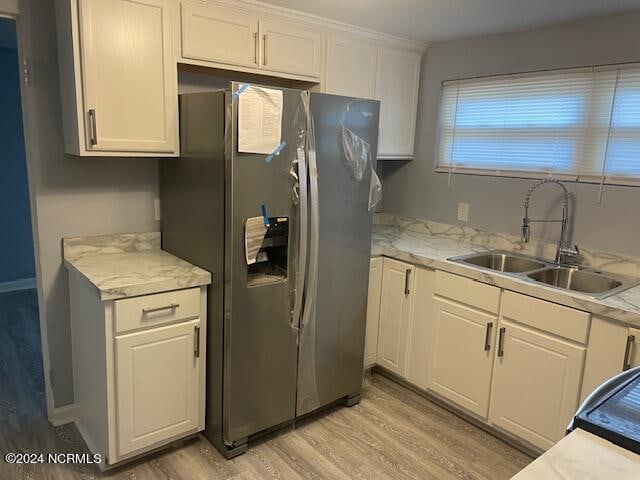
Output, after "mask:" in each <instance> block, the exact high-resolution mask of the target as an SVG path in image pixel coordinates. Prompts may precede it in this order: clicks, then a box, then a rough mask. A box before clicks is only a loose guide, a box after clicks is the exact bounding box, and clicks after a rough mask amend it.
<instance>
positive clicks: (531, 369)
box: [490, 321, 585, 450]
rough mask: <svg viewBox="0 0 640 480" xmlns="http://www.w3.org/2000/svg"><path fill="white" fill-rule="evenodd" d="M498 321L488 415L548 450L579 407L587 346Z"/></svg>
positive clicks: (498, 424)
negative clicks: (498, 338) (496, 347)
mask: <svg viewBox="0 0 640 480" xmlns="http://www.w3.org/2000/svg"><path fill="white" fill-rule="evenodd" d="M500 326H501V329H502V328H504V331H503V330H500V335H501V336H502V337H503V339H502V342H503V343H502V344H503V348H502V351H500V348H498V353H497V355H498V356H497V359H496V365H495V367H494V379H493V390H492V395H491V412H490V420H491V422H492V423H493V424H495V425H496V426H499V427H501V428H503V429H505V430H507V431H508V432H511V433H513V434H515V435H517V436H518V437H520V438H523V439H524V440H526V441H528V442H530V443H532V444H533V445H535V446H537V447H540V448H542V449H545V450H546V449H548V448H549V447H551V446H552V445H553V444H554V443H556V442H557V441H558V440H560V439H561V438H562V437H563V436H564V433H565V429H566V427H567V424H568V423H569V420H570V419H571V417H572V415H573V414H574V413H575V411H576V408H577V407H578V396H579V394H580V383H581V380H582V370H583V366H584V353H585V348H584V347H581V346H577V345H574V344H572V343H570V342H568V341H565V340H561V339H559V338H556V337H552V336H550V335H547V334H544V333H541V332H538V331H534V330H529V329H528V328H525V327H521V326H518V325H515V324H513V323H510V322H508V321H502V322H501V324H500ZM500 335H499V336H500ZM498 342H499V343H500V340H499V341H498Z"/></svg>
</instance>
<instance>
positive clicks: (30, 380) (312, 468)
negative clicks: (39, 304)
mask: <svg viewBox="0 0 640 480" xmlns="http://www.w3.org/2000/svg"><path fill="white" fill-rule="evenodd" d="M18 293H19V294H18ZM5 295H9V296H8V297H7V296H5ZM39 355H40V352H39V336H38V322H37V308H36V307H35V292H33V291H31V294H30V295H29V294H24V293H22V292H16V293H12V294H0V479H1V480H5V479H16V480H18V479H20V480H22V479H25V480H26V479H34V480H40V479H43V480H48V479H61V480H67V479H69V480H72V479H84V480H89V479H94V478H107V479H114V480H115V479H117V480H146V479H161V480H169V479H172V480H183V479H184V480H199V479H206V480H218V479H220V480H222V479H225V480H226V479H229V480H231V479H233V480H259V479H281V480H283V479H307V480H320V479H332V480H333V479H345V480H346V479H349V480H350V479H362V480H364V479H376V480H377V479H410V480H418V479H464V480H474V479H478V480H479V479H488V480H500V479H508V478H510V477H511V476H512V475H514V474H515V473H516V472H518V471H519V470H521V469H522V468H524V467H525V466H526V465H527V464H528V463H529V462H531V460H532V459H531V458H530V457H528V456H527V455H525V454H523V453H521V452H520V451H518V450H516V449H514V448H512V447H510V446H509V445H507V444H506V443H505V442H503V441H502V440H499V439H497V438H495V437H493V436H491V435H490V434H488V433H486V432H484V431H483V430H481V429H479V428H477V427H475V426H473V425H472V424H470V423H468V422H466V421H465V420H463V419H461V418H459V417H457V416H455V415H453V414H451V413H450V412H448V411H447V410H445V409H443V408H441V407H439V406H438V405H435V404H434V403H432V402H430V401H429V400H427V399H425V398H423V397H421V396H419V395H417V394H416V393H414V392H411V391H410V390H408V389H406V388H405V387H403V386H401V385H398V384H396V383H394V382H393V381H391V380H389V379H387V378H385V377H383V376H381V375H378V374H374V375H373V376H372V377H370V378H368V379H367V380H366V381H365V388H364V390H363V399H362V402H361V403H360V404H359V405H356V406H355V407H352V408H345V407H336V408H333V409H331V410H329V411H326V412H323V413H320V414H318V415H316V416H314V417H312V418H310V419H307V420H304V421H302V422H299V423H298V425H297V426H296V428H295V429H290V430H288V431H286V432H281V433H279V434H274V435H271V436H269V437H267V438H265V439H262V440H260V441H258V442H254V443H253V444H250V447H249V451H248V452H247V453H246V454H244V455H242V456H240V457H237V458H235V459H233V460H226V459H224V458H223V457H222V456H221V455H220V454H219V453H218V452H217V451H216V450H215V448H214V447H213V446H212V445H211V444H209V442H208V441H207V440H206V439H205V438H204V437H197V438H195V439H192V440H189V441H186V442H183V443H182V444H181V445H177V446H174V447H170V448H168V449H166V450H164V451H161V452H159V453H157V454H155V455H152V456H150V457H146V458H144V459H143V460H139V461H137V462H135V463H133V464H130V465H126V466H124V467H120V468H118V469H115V470H113V471H110V472H106V473H100V472H98V471H97V469H96V468H95V467H93V466H92V465H19V466H18V465H7V464H6V463H5V462H4V461H3V459H2V457H3V456H4V453H6V452H8V451H11V452H18V451H21V452H27V451H28V452H34V453H40V452H43V453H86V452H87V450H86V446H85V445H84V442H83V441H82V438H81V436H80V435H79V433H78V431H77V430H76V428H75V427H74V426H73V425H64V426H62V427H57V428H54V427H52V426H51V425H50V424H49V423H48V422H47V420H46V415H45V413H44V385H43V381H42V370H41V366H40V357H39Z"/></svg>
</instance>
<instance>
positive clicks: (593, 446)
mask: <svg viewBox="0 0 640 480" xmlns="http://www.w3.org/2000/svg"><path fill="white" fill-rule="evenodd" d="M638 478H640V455H638V454H636V453H633V452H630V451H629V450H625V449H624V448H621V447H619V446H617V445H614V444H613V443H611V442H608V441H607V440H604V439H603V438H600V437H597V436H595V435H592V434H591V433H589V432H586V431H584V430H580V429H577V430H574V431H573V432H571V433H570V434H569V435H567V436H566V437H564V438H563V439H562V440H560V441H559V442H558V443H556V444H555V445H554V446H553V447H551V448H550V449H549V450H547V451H546V452H545V453H544V454H542V455H541V456H539V457H538V458H537V459H536V460H534V461H533V462H532V463H531V464H529V466H527V467H526V468H524V470H522V471H521V472H519V473H518V474H516V475H515V476H513V477H511V480H543V479H544V480H603V479H606V480H631V479H638Z"/></svg>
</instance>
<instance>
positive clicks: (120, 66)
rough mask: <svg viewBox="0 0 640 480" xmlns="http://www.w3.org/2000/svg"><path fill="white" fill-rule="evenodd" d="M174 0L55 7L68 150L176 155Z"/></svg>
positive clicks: (102, 0) (88, 1) (68, 1)
mask: <svg viewBox="0 0 640 480" xmlns="http://www.w3.org/2000/svg"><path fill="white" fill-rule="evenodd" d="M172 8H173V6H172V4H171V1H170V0H135V1H134V0H82V1H79V0H56V19H57V23H58V28H57V31H58V56H59V59H58V61H59V73H60V89H61V99H62V112H63V118H62V120H63V128H64V140H65V151H66V152H67V153H70V154H73V155H81V156H85V155H88V156H152V157H159V156H176V155H178V87H177V68H176V62H175V58H174V55H173V38H172V32H173V25H172V18H171V12H172Z"/></svg>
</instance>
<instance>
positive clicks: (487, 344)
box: [484, 322, 493, 352]
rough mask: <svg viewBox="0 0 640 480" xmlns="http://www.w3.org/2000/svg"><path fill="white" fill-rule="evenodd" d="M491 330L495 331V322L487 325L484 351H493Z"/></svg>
mask: <svg viewBox="0 0 640 480" xmlns="http://www.w3.org/2000/svg"><path fill="white" fill-rule="evenodd" d="M491 330H493V322H489V323H487V331H486V332H485V334H484V351H485V352H488V351H489V350H491Z"/></svg>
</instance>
